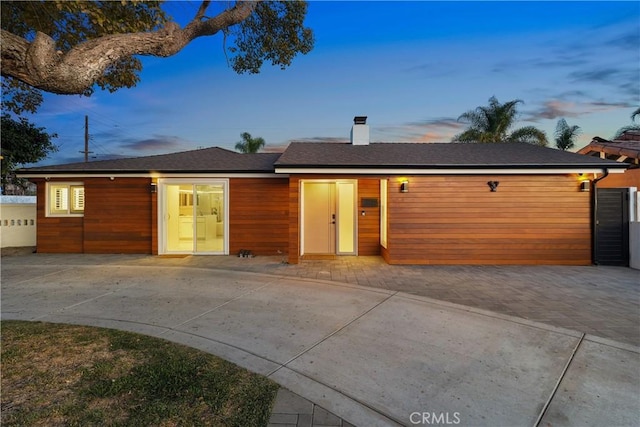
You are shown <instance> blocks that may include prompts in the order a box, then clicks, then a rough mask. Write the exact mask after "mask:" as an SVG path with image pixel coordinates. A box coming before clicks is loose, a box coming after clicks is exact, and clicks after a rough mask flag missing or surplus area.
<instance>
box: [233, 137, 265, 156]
mask: <svg viewBox="0 0 640 427" xmlns="http://www.w3.org/2000/svg"><path fill="white" fill-rule="evenodd" d="M240 136H241V137H242V141H240V142H237V143H236V150H238V151H239V152H241V153H257V152H258V151H260V149H261V148H262V147H264V146H265V142H264V139H263V138H260V137H257V138H252V137H251V134H250V133H249V132H243V133H241V134H240Z"/></svg>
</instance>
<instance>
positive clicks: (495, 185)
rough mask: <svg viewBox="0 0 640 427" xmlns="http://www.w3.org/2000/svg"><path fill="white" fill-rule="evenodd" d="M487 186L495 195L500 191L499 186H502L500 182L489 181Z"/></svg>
mask: <svg viewBox="0 0 640 427" xmlns="http://www.w3.org/2000/svg"><path fill="white" fill-rule="evenodd" d="M487 185H488V186H489V188H490V189H491V192H492V193H495V192H496V191H498V185H500V181H489V182H487Z"/></svg>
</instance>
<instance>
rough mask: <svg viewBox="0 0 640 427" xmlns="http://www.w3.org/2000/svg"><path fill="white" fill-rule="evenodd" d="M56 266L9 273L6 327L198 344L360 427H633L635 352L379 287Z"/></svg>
mask: <svg viewBox="0 0 640 427" xmlns="http://www.w3.org/2000/svg"><path fill="white" fill-rule="evenodd" d="M60 259H61V257H60V256H46V255H33V256H28V257H3V258H2V307H1V309H2V318H3V319H23V320H42V321H50V322H65V323H80V324H86V325H94V326H104V327H110V328H118V329H124V330H129V331H134V332H140V333H144V334H148V335H153V336H159V337H162V338H165V339H169V340H172V341H176V342H180V343H183V344H187V345H190V346H192V347H196V348H200V349H202V350H205V351H208V352H211V353H213V354H217V355H219V356H221V357H223V358H225V359H228V360H230V361H232V362H234V363H236V364H238V365H241V366H244V367H246V368H249V369H251V370H253V371H256V372H259V373H262V374H264V375H267V376H269V377H270V378H272V379H274V380H275V381H277V382H278V383H280V384H282V385H283V386H285V387H286V388H288V389H290V390H292V391H293V392H294V393H297V394H299V395H301V396H303V397H305V398H307V399H309V400H311V401H313V402H315V403H317V404H318V405H320V406H322V407H324V408H326V409H328V410H329V411H331V412H333V413H335V414H337V415H338V416H340V417H342V418H343V419H345V420H347V421H349V422H350V423H352V424H354V425H357V426H375V425H380V426H386V425H434V424H447V423H448V424H459V425H492V426H520V425H529V426H531V425H543V426H547V425H552V426H558V425H594V426H595V425H611V426H613V425H637V420H638V415H639V414H640V349H639V348H638V347H636V346H632V345H630V344H626V343H620V342H616V341H612V340H607V339H603V338H600V337H596V336H592V335H584V334H582V333H581V332H577V331H574V330H571V329H562V328H557V327H554V326H550V325H547V324H543V323H539V322H532V321H529V320H526V319H521V318H517V317H511V316H507V315H504V314H498V313H495V312H492V311H486V310H481V309H478V308H472V307H468V306H463V305H458V304H453V303H450V302H445V301H439V300H435V299H431V298H428V297H424V296H418V295H411V294H408V293H404V292H398V291H394V290H385V289H379V288H374V287H370V286H369V287H364V286H359V285H352V284H346V283H339V282H334V281H325V280H318V279H308V278H301V277H291V276H285V275H282V274H261V273H251V272H238V271H230V270H222V269H212V268H198V267H196V266H187V265H185V262H184V261H183V260H178V259H177V260H176V261H168V262H167V261H165V260H162V259H160V258H157V257H155V258H154V257H135V256H134V257H126V256H121V257H91V256H67V257H65V258H64V259H65V262H61V261H60ZM198 262H201V261H198ZM234 262H235V261H234ZM176 267H181V268H176ZM434 421H435V422H434Z"/></svg>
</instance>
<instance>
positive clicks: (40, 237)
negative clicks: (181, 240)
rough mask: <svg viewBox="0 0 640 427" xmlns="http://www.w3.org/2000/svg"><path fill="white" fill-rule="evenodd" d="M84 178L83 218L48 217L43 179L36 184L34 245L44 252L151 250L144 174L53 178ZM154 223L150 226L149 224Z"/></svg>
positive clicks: (146, 188) (147, 252) (149, 213)
mask: <svg viewBox="0 0 640 427" xmlns="http://www.w3.org/2000/svg"><path fill="white" fill-rule="evenodd" d="M70 181H72V182H83V183H84V189H85V190H84V191H85V211H84V216H83V217H47V216H46V212H45V209H46V207H45V200H46V197H47V196H46V187H47V185H46V181H44V180H34V182H36V184H37V185H38V208H37V209H38V224H37V248H38V252H43V253H54V252H58V253H83V252H84V253H143V254H149V253H151V252H152V247H151V229H152V209H155V205H152V203H151V194H150V191H149V185H150V182H151V180H149V179H143V178H117V177H116V179H115V180H113V181H111V180H110V179H109V178H78V179H73V180H69V179H52V180H51V181H49V182H51V183H53V182H70ZM153 226H155V224H154V225H153Z"/></svg>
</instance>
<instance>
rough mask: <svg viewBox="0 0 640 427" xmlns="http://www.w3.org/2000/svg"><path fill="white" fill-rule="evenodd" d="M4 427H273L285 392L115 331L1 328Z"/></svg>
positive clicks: (226, 366)
mask: <svg viewBox="0 0 640 427" xmlns="http://www.w3.org/2000/svg"><path fill="white" fill-rule="evenodd" d="M0 326H1V328H2V338H1V339H2V354H1V357H2V379H1V386H2V396H1V406H2V413H1V419H0V421H1V424H2V425H3V426H18V425H19V426H37V425H43V426H44V425H46V426H63V425H64V426H87V425H101V426H103V425H107V426H136V427H138V426H149V425H154V426H177V425H181V426H182V425H190V426H238V427H239V426H243V427H244V426H256V427H257V426H266V425H267V424H268V421H269V416H270V412H271V406H272V404H273V400H274V399H275V395H276V392H277V390H278V385H277V384H276V383H274V382H273V381H270V380H268V379H267V378H265V377H263V376H260V375H257V374H254V373H251V372H249V371H247V370H246V369H243V368H240V367H238V366H236V365H234V364H232V363H230V362H227V361H225V360H222V359H220V358H218V357H216V356H213V355H210V354H207V353H204V352H202V351H199V350H195V349H193V348H189V347H186V346H183V345H179V344H175V343H172V342H169V341H166V340H162V339H158V338H152V337H148V336H145V335H139V334H134V333H130V332H122V331H117V330H113V329H104V328H93V327H86V326H76V325H64V324H52V323H43V322H21V321H2V322H1V324H0Z"/></svg>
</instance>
